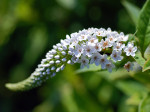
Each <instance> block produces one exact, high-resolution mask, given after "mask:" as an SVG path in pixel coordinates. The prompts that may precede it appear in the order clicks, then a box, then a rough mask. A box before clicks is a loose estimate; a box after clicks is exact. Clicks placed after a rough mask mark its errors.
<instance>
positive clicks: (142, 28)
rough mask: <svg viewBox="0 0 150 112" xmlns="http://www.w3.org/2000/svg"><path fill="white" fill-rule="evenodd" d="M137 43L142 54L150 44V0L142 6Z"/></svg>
mask: <svg viewBox="0 0 150 112" xmlns="http://www.w3.org/2000/svg"><path fill="white" fill-rule="evenodd" d="M136 36H137V44H138V47H139V48H140V50H141V53H142V56H143V57H144V52H145V50H146V48H147V47H148V45H149V44H150V0H147V1H146V3H145V4H144V7H143V8H142V10H141V12H140V15H139V19H138V23H137V35H136Z"/></svg>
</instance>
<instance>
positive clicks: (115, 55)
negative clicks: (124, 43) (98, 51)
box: [110, 50, 123, 62]
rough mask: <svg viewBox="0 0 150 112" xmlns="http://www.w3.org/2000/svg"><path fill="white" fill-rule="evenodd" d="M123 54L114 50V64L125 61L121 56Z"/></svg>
mask: <svg viewBox="0 0 150 112" xmlns="http://www.w3.org/2000/svg"><path fill="white" fill-rule="evenodd" d="M121 53H122V52H121V51H116V50H113V52H112V54H111V55H110V57H111V58H112V59H113V61H114V62H117V61H121V60H122V59H123V57H122V56H121Z"/></svg>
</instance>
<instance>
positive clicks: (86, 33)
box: [6, 28, 137, 90]
mask: <svg viewBox="0 0 150 112" xmlns="http://www.w3.org/2000/svg"><path fill="white" fill-rule="evenodd" d="M128 38H129V37H128V35H124V33H123V32H121V33H118V32H116V31H112V30H111V29H110V28H108V29H107V30H106V29H104V28H100V29H98V28H89V29H83V30H81V31H79V32H75V33H72V34H71V35H70V36H69V35H66V39H64V40H61V41H60V43H58V44H56V45H54V46H53V49H52V50H50V51H49V52H48V53H47V54H46V58H45V59H42V61H41V64H39V65H38V66H37V68H36V69H35V71H34V72H33V73H32V74H31V76H30V77H29V78H28V79H26V80H24V81H22V82H19V83H15V84H7V85H6V86H7V87H8V88H9V89H11V90H29V89H31V88H34V87H37V86H39V85H41V84H42V82H44V81H46V80H47V79H49V78H50V77H54V76H55V75H56V73H57V72H59V71H61V70H63V69H64V68H65V65H66V64H75V63H79V64H80V67H81V69H82V68H84V67H87V68H89V64H95V65H96V66H101V69H106V70H108V71H109V72H112V69H113V68H115V67H116V65H117V63H118V62H120V61H122V60H123V59H124V58H127V57H130V58H133V57H134V56H135V52H136V51H137V47H136V46H134V43H133V42H132V41H131V42H128ZM126 60H127V61H126V63H124V68H125V69H126V70H127V71H130V70H132V69H133V62H130V61H128V59H126Z"/></svg>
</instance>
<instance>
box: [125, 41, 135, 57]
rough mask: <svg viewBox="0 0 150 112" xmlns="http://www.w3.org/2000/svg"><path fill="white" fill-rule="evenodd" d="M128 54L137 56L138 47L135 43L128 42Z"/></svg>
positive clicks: (126, 50) (126, 49) (126, 48)
mask: <svg viewBox="0 0 150 112" xmlns="http://www.w3.org/2000/svg"><path fill="white" fill-rule="evenodd" d="M124 51H125V52H126V55H127V56H130V55H131V56H133V57H134V56H135V52H136V51H137V47H134V45H133V43H130V42H129V43H128V45H127V46H126V47H125V48H124Z"/></svg>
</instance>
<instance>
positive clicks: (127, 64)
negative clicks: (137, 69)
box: [124, 61, 134, 72]
mask: <svg viewBox="0 0 150 112" xmlns="http://www.w3.org/2000/svg"><path fill="white" fill-rule="evenodd" d="M133 66H134V64H133V63H132V62H130V61H128V62H127V63H126V64H125V65H124V68H125V69H126V70H127V71H128V72H129V71H131V70H133Z"/></svg>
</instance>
